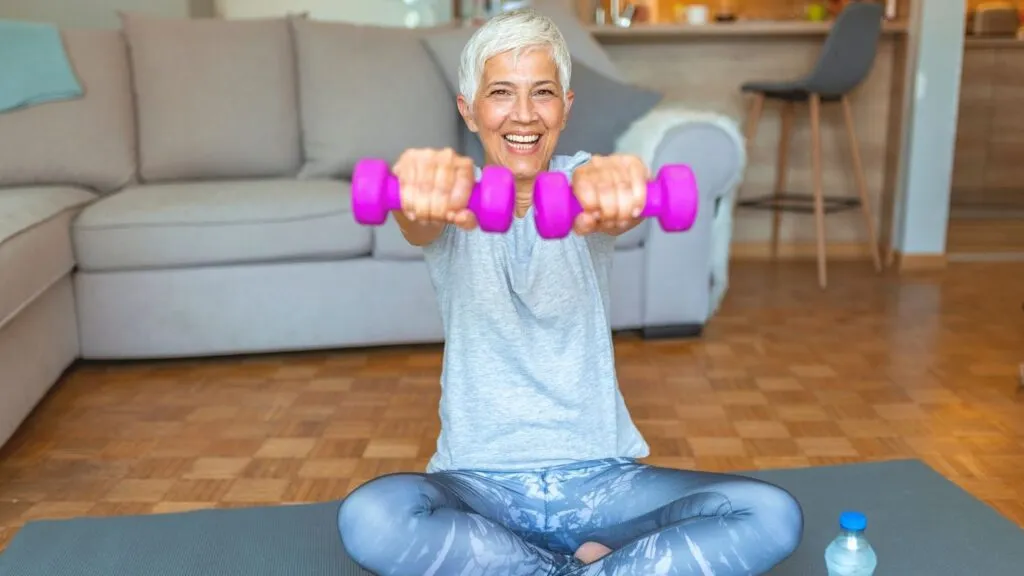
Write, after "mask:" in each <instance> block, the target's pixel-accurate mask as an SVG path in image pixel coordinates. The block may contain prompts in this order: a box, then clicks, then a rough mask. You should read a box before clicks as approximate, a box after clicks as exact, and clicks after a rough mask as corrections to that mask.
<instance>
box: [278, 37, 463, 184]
mask: <svg viewBox="0 0 1024 576" xmlns="http://www.w3.org/2000/svg"><path fill="white" fill-rule="evenodd" d="M292 24H293V27H294V30H295V48H296V56H297V58H296V59H297V62H298V78H299V101H300V109H301V110H302V114H301V123H302V143H303V151H304V155H305V163H304V166H303V168H302V170H301V171H300V173H299V177H300V178H347V177H350V176H351V175H352V171H353V169H354V168H355V164H356V162H358V161H359V160H360V159H362V158H366V157H376V158H384V159H386V160H388V162H394V161H396V160H398V156H399V155H400V154H401V153H402V152H403V151H404V150H406V149H407V148H417V147H430V148H444V147H451V148H456V147H458V144H459V132H458V123H459V121H460V117H459V113H458V106H457V105H456V102H455V99H454V98H453V97H452V95H451V94H450V93H449V91H448V88H447V84H446V83H445V81H444V79H443V78H441V76H440V75H439V74H438V73H437V71H436V69H435V68H434V65H433V63H432V61H431V58H430V55H429V54H428V53H427V51H426V50H425V49H424V47H423V44H422V43H421V42H420V37H421V36H422V34H424V33H425V32H422V31H419V30H408V29H403V28H389V27H383V26H370V25H355V24H350V23H344V22H325V21H316V20H298V19H296V20H293V21H292Z"/></svg>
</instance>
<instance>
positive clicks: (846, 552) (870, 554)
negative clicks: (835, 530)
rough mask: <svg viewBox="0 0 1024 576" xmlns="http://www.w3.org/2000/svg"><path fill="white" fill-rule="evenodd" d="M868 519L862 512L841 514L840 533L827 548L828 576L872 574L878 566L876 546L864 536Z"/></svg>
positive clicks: (862, 575)
mask: <svg viewBox="0 0 1024 576" xmlns="http://www.w3.org/2000/svg"><path fill="white" fill-rule="evenodd" d="M867 527H868V520H867V518H866V517H865V516H864V514H861V513H860V512H853V511H851V512H843V513H842V514H841V515H840V516H839V529H840V532H839V535H838V536H836V537H835V539H834V540H832V542H831V543H830V544H829V545H828V548H826V549H825V566H826V567H827V568H828V576H872V574H874V573H875V567H876V566H878V557H877V556H876V555H875V550H874V548H872V547H871V543H870V542H868V539H867V537H865V536H864V531H865V530H867Z"/></svg>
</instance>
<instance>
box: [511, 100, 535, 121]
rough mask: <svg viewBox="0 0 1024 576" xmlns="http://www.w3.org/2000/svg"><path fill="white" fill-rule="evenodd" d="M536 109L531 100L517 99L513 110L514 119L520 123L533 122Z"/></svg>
mask: <svg viewBox="0 0 1024 576" xmlns="http://www.w3.org/2000/svg"><path fill="white" fill-rule="evenodd" d="M533 116H534V107H533V101H532V100H531V99H530V98H517V99H516V105H515V107H513V109H512V119H513V120H518V121H520V122H529V121H530V120H533Z"/></svg>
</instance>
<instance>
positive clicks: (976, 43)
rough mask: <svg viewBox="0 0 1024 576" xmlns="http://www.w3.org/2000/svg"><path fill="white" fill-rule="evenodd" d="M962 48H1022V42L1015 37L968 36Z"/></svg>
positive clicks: (1023, 44)
mask: <svg viewBox="0 0 1024 576" xmlns="http://www.w3.org/2000/svg"><path fill="white" fill-rule="evenodd" d="M964 48H965V49H968V50H970V49H971V48H1024V40H1021V39H1018V38H1017V37H1015V36H968V37H966V38H964Z"/></svg>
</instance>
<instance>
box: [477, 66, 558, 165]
mask: <svg viewBox="0 0 1024 576" xmlns="http://www.w3.org/2000/svg"><path fill="white" fill-rule="evenodd" d="M572 98H573V95H572V91H571V90H570V91H569V92H568V93H567V94H564V93H563V91H562V85H561V83H560V82H559V79H558V66H557V65H556V64H555V61H554V59H553V58H552V57H551V55H550V52H549V51H548V50H543V49H530V50H527V51H523V52H521V53H520V54H519V57H518V58H516V56H515V53H514V52H505V53H503V54H499V55H498V56H495V57H493V58H491V59H490V60H488V61H487V63H486V64H485V65H484V73H483V78H482V79H481V81H480V86H479V89H478V91H477V94H476V97H475V99H474V101H473V107H472V110H469V109H468V106H467V104H466V102H465V100H464V99H463V98H462V96H459V111H460V112H461V113H462V116H463V118H465V120H466V124H467V125H468V126H469V129H470V130H472V131H473V132H476V133H477V134H479V136H480V141H481V143H482V144H483V148H484V154H485V161H486V163H487V164H498V165H501V166H505V167H507V168H509V169H510V170H512V172H513V174H515V176H516V179H518V180H533V178H534V177H536V175H537V174H538V173H539V172H542V171H544V170H547V169H548V163H549V162H550V161H551V157H552V155H553V154H554V151H555V146H556V145H557V144H558V136H559V134H560V133H561V131H562V129H563V128H565V123H566V120H567V119H568V115H569V107H570V106H571V105H572Z"/></svg>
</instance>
